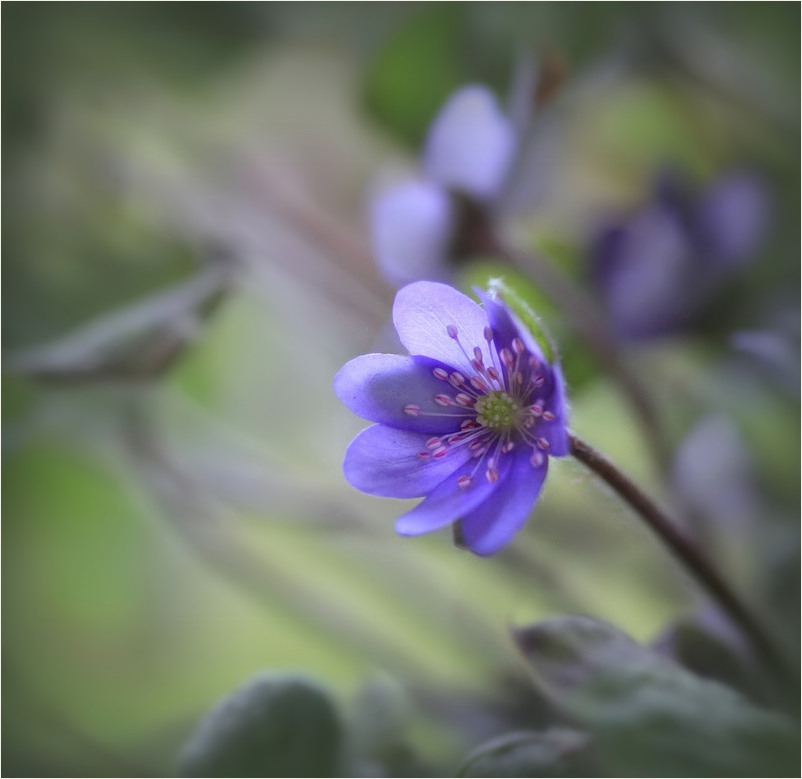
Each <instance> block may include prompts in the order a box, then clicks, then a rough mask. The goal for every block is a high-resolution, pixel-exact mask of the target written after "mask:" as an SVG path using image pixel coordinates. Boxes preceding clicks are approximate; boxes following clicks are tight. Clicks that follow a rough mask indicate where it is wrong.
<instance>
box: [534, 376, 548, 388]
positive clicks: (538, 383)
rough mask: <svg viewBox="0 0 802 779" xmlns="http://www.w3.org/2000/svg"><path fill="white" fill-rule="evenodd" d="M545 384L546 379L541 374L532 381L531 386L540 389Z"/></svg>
mask: <svg viewBox="0 0 802 779" xmlns="http://www.w3.org/2000/svg"><path fill="white" fill-rule="evenodd" d="M545 383H546V377H545V376H544V375H543V374H542V373H541V374H540V375H538V376H535V378H534V379H533V380H532V384H534V385H535V386H536V387H542V386H543V385H544V384H545Z"/></svg>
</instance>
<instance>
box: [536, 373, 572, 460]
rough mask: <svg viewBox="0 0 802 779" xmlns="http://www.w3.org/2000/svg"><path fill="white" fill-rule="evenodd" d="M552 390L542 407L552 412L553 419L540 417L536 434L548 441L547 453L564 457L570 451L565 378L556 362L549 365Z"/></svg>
mask: <svg viewBox="0 0 802 779" xmlns="http://www.w3.org/2000/svg"><path fill="white" fill-rule="evenodd" d="M551 372H552V379H553V381H552V391H551V393H550V394H549V395H548V396H547V397H546V402H545V404H544V409H545V410H546V411H550V412H551V413H552V414H554V417H555V418H554V419H553V420H546V419H542V420H541V421H540V424H539V425H538V428H537V431H538V435H539V436H542V437H543V438H545V439H546V440H547V441H548V442H549V454H550V455H552V456H553V457H565V456H567V455H568V453H569V451H570V445H569V442H568V404H567V401H566V399H565V379H564V378H563V372H562V369H561V368H560V366H559V365H558V364H556V363H555V364H554V365H552V366H551Z"/></svg>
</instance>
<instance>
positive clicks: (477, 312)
mask: <svg viewBox="0 0 802 779" xmlns="http://www.w3.org/2000/svg"><path fill="white" fill-rule="evenodd" d="M393 323H394V324H395V329H396V330H397V331H398V337H399V338H400V339H401V343H402V344H404V347H405V348H406V349H407V350H408V351H409V353H410V354H413V355H423V356H425V357H431V358H432V359H435V360H439V361H440V362H443V363H445V364H446V365H450V366H452V367H454V368H456V369H457V370H459V371H462V372H463V373H464V374H465V375H466V376H469V375H473V373H474V369H473V367H472V366H471V360H472V359H473V347H474V346H479V347H487V341H485V335H484V331H485V327H486V326H487V316H486V315H485V313H484V311H482V309H481V308H480V307H479V306H478V305H477V304H476V303H474V302H473V301H472V300H471V299H470V298H469V297H466V296H465V295H463V294H462V293H461V292H457V290H455V289H453V288H452V287H449V286H447V285H446V284H438V283H436V282H433V281H418V282H416V283H414V284H409V285H408V286H406V287H404V288H403V289H400V290H399V291H398V294H397V295H396V296H395V305H394V306H393ZM451 328H456V335H457V338H458V339H459V341H457V340H455V339H454V338H452V337H451V336H450V335H449V329H451ZM452 332H454V331H453V330H452ZM468 355H470V357H469V356H468Z"/></svg>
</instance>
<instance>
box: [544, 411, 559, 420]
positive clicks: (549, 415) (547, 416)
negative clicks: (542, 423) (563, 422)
mask: <svg viewBox="0 0 802 779" xmlns="http://www.w3.org/2000/svg"><path fill="white" fill-rule="evenodd" d="M543 419H545V420H546V422H553V421H554V420H555V419H557V417H556V415H555V414H552V413H551V411H544V412H543Z"/></svg>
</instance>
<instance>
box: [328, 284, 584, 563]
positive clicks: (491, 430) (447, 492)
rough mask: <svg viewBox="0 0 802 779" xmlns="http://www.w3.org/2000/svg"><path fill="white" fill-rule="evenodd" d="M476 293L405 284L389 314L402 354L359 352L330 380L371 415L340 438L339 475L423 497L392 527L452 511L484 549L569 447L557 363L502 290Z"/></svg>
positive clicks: (499, 540) (408, 526) (411, 532)
mask: <svg viewBox="0 0 802 779" xmlns="http://www.w3.org/2000/svg"><path fill="white" fill-rule="evenodd" d="M479 294H480V297H481V300H482V304H483V306H480V305H478V304H477V303H475V302H474V301H472V300H471V299H470V298H468V297H466V296H465V295H463V294H461V293H460V292H457V291H456V290H455V289H453V288H451V287H449V286H447V285H445V284H439V283H436V282H428V281H419V282H416V283H413V284H410V285H408V286H406V287H404V288H402V289H401V290H400V291H399V292H398V294H397V295H396V299H395V305H394V308H393V322H394V324H395V327H396V330H397V331H398V336H399V338H400V340H401V343H402V344H403V345H404V347H405V348H406V349H407V350H408V352H409V355H407V356H402V355H396V354H367V355H363V356H361V357H357V358H356V359H354V360H351V361H350V362H349V363H347V364H346V365H345V366H344V367H343V368H342V369H341V370H340V372H339V373H338V374H337V376H336V377H335V379H334V389H335V392H336V393H337V396H338V397H339V398H340V400H342V401H343V403H345V405H346V406H348V408H349V409H351V411H353V412H355V413H356V414H358V415H359V416H361V417H363V418H365V419H368V420H370V421H371V422H375V423H376V424H374V425H373V426H372V427H368V428H367V429H366V430H363V431H362V432H361V433H360V434H359V435H358V436H357V437H356V438H355V439H354V440H353V442H352V443H351V445H350V446H349V447H348V450H347V452H346V455H345V462H344V465H343V470H344V473H345V477H346V479H347V480H348V481H349V482H350V483H351V484H352V485H353V486H354V487H356V488H357V489H360V490H362V491H363V492H367V493H369V494H371V495H379V496H383V497H391V498H419V497H420V498H423V500H422V501H421V502H420V503H419V504H418V505H417V506H416V507H415V508H413V509H412V510H411V511H408V512H407V513H406V514H404V515H403V516H401V517H400V518H399V519H398V520H397V521H396V530H397V532H398V533H399V534H401V535H408V536H415V535H420V534H423V533H428V532H430V531H433V530H436V529H438V528H440V527H444V526H446V525H449V524H452V523H456V522H459V528H460V533H459V535H460V538H461V541H462V543H463V544H464V545H465V546H466V547H467V548H468V549H470V550H471V551H472V552H474V553H475V554H478V555H490V554H493V553H495V552H497V551H498V550H499V549H501V548H502V547H503V546H504V545H505V544H507V543H508V542H509V541H510V540H511V539H512V537H513V536H514V535H515V534H516V533H517V532H518V530H519V529H520V528H521V527H522V526H523V524H524V523H525V522H526V520H527V517H528V516H529V514H530V512H531V510H532V507H533V506H534V503H535V501H536V500H537V498H538V495H539V494H540V491H541V488H542V487H543V482H544V480H545V478H546V472H547V470H548V462H549V456H564V455H567V454H568V436H567V430H566V413H567V409H566V402H565V397H564V387H563V378H562V374H561V371H560V368H559V366H558V365H557V364H556V363H555V364H549V363H548V362H547V360H546V358H545V356H544V354H543V352H542V351H541V349H540V347H539V346H538V344H537V342H536V341H535V339H534V338H533V336H532V334H531V333H530V332H529V331H528V330H527V328H526V327H525V326H524V325H523V324H522V323H521V321H520V320H519V319H518V317H517V316H516V315H515V314H514V313H513V312H512V311H511V310H510V308H509V307H508V306H507V305H505V303H504V302H503V301H502V300H501V299H500V298H499V297H493V296H492V295H490V294H486V293H479Z"/></svg>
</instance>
